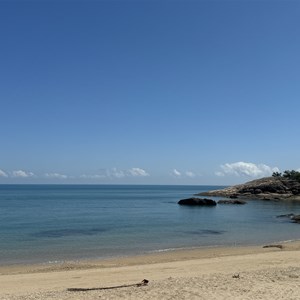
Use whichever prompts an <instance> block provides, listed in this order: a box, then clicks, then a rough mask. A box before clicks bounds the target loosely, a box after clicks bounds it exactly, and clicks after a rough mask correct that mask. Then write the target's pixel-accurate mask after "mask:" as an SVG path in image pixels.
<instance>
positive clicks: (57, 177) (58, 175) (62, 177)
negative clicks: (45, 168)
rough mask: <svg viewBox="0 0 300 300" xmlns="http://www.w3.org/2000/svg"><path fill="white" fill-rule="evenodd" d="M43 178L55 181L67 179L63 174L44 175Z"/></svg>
mask: <svg viewBox="0 0 300 300" xmlns="http://www.w3.org/2000/svg"><path fill="white" fill-rule="evenodd" d="M45 176H46V177H47V178H55V179H67V178H68V176H67V175H64V174H59V173H46V174H45Z"/></svg>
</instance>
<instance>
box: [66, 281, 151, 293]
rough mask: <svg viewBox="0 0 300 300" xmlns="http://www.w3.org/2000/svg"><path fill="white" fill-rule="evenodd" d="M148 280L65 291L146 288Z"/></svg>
mask: <svg viewBox="0 0 300 300" xmlns="http://www.w3.org/2000/svg"><path fill="white" fill-rule="evenodd" d="M148 283H149V280H147V279H143V280H142V281H141V282H140V283H135V284H124V285H117V286H109V287H102V288H69V289H67V291H69V292H88V291H99V290H111V289H119V288H125V287H131V286H136V287H140V286H146V285H148Z"/></svg>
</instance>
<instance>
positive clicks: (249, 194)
mask: <svg viewBox="0 0 300 300" xmlns="http://www.w3.org/2000/svg"><path fill="white" fill-rule="evenodd" d="M197 195H201V196H217V197H228V198H232V199H235V198H246V199H262V200H299V201H300V182H299V181H298V180H293V179H288V178H284V177H282V176H281V177H280V176H278V177H274V176H272V177H264V178H261V179H257V180H252V181H249V182H246V183H244V184H239V185H235V186H231V187H227V188H224V189H221V190H212V191H208V192H203V193H199V194H197Z"/></svg>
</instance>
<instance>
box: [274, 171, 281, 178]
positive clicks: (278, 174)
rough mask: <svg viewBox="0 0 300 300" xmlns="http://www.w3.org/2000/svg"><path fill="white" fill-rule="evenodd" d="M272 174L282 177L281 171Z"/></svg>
mask: <svg viewBox="0 0 300 300" xmlns="http://www.w3.org/2000/svg"><path fill="white" fill-rule="evenodd" d="M272 176H273V177H281V176H282V174H281V173H279V172H273V174H272Z"/></svg>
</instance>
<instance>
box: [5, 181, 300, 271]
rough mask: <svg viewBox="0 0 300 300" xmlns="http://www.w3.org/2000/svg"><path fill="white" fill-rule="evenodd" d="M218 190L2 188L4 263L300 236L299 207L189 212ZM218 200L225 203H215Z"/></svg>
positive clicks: (252, 205) (255, 205)
mask: <svg viewBox="0 0 300 300" xmlns="http://www.w3.org/2000/svg"><path fill="white" fill-rule="evenodd" d="M216 188H219V187H216V186H149V185H147V186H138V185H136V186H134V185H128V186H126V185H0V264H2V265H3V264H14V263H32V262H56V261H64V260H77V259H88V258H92V259H93V258H107V257H114V256H123V255H133V254H142V253H148V252H152V251H165V250H166V249H178V248H192V247H203V246H218V245H228V246H232V245H251V244H261V243H271V242H275V241H285V240H294V239H300V225H299V224H293V223H290V222H289V220H287V219H282V218H276V216H277V215H280V214H286V213H291V212H294V213H300V204H299V203H295V202H266V201H256V200H251V201H248V204H247V205H236V206H235V205H217V206H216V207H183V206H179V205H178V204H177V201H178V200H180V199H182V198H185V197H190V196H192V195H193V194H195V193H198V192H201V191H207V190H211V189H216ZM215 199H216V200H217V199H218V198H215Z"/></svg>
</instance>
